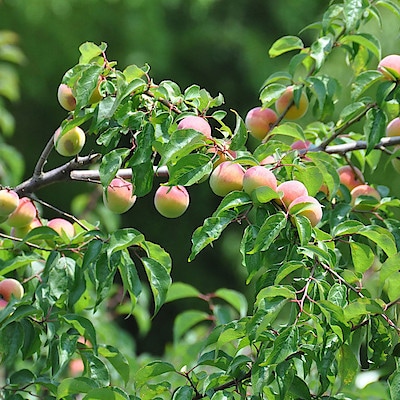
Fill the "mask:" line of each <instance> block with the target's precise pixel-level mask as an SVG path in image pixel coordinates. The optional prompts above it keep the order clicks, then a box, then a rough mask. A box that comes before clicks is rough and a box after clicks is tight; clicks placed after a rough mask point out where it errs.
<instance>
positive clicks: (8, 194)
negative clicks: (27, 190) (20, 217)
mask: <svg viewBox="0 0 400 400" xmlns="http://www.w3.org/2000/svg"><path fill="white" fill-rule="evenodd" d="M18 204H19V196H18V194H17V193H15V192H14V191H13V190H8V189H2V190H0V216H1V217H4V216H8V215H10V214H11V213H12V212H14V211H15V210H16V209H17V207H18Z"/></svg>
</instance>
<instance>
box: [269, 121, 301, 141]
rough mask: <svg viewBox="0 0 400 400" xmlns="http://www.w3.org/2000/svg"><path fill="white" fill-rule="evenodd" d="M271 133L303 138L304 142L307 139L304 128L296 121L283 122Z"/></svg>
mask: <svg viewBox="0 0 400 400" xmlns="http://www.w3.org/2000/svg"><path fill="white" fill-rule="evenodd" d="M271 135H284V136H289V137H291V138H293V139H296V140H301V141H303V142H304V141H305V140H306V137H305V135H304V131H303V128H302V127H301V126H300V125H298V124H296V123H294V122H285V123H283V124H279V125H278V126H277V127H275V128H274V129H273V131H272V132H271Z"/></svg>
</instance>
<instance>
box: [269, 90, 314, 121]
mask: <svg viewBox="0 0 400 400" xmlns="http://www.w3.org/2000/svg"><path fill="white" fill-rule="evenodd" d="M293 96H294V87H293V86H288V87H287V88H286V90H285V92H284V93H283V94H282V96H281V97H279V99H278V100H277V101H276V103H275V108H276V111H277V112H278V114H283V113H284V112H285V110H286V109H287V108H288V107H289V104H292V105H291V106H290V107H289V108H288V109H287V111H286V113H285V118H286V119H290V120H296V119H299V118H301V117H302V116H303V115H304V114H305V113H306V112H307V110H308V98H307V96H306V94H305V93H304V92H302V93H301V95H300V100H299V103H298V104H294V103H293V100H294V97H293Z"/></svg>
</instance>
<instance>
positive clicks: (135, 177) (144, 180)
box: [132, 160, 154, 197]
mask: <svg viewBox="0 0 400 400" xmlns="http://www.w3.org/2000/svg"><path fill="white" fill-rule="evenodd" d="M153 181H154V167H153V163H152V161H151V160H148V161H147V162H144V163H142V164H137V165H135V166H133V167H132V184H133V185H134V187H135V195H136V196H138V197H143V196H145V195H146V194H148V193H150V192H151V190H152V189H153Z"/></svg>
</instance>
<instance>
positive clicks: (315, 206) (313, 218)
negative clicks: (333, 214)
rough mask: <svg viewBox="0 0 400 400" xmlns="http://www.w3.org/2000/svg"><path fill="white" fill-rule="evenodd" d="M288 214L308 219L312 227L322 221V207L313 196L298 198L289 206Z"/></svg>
mask: <svg viewBox="0 0 400 400" xmlns="http://www.w3.org/2000/svg"><path fill="white" fill-rule="evenodd" d="M296 206H297V207H296ZM288 212H289V214H291V215H303V216H304V217H306V218H308V219H309V220H310V223H311V226H316V225H317V224H318V223H319V222H320V221H321V219H322V205H321V204H320V202H319V201H318V200H317V199H315V198H314V197H312V196H300V197H297V198H296V199H294V200H293V201H292V202H291V203H290V204H289V207H288Z"/></svg>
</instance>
